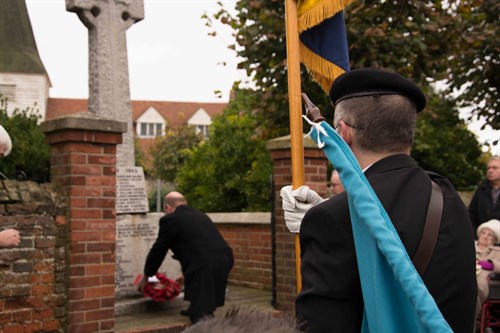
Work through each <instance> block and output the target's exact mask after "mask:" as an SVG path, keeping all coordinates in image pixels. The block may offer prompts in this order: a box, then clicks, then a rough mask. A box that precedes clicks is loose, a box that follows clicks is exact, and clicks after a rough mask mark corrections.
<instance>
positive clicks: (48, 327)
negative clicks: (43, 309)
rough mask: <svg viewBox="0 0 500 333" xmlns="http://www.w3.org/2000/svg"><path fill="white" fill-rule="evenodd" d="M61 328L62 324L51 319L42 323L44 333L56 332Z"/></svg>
mask: <svg viewBox="0 0 500 333" xmlns="http://www.w3.org/2000/svg"><path fill="white" fill-rule="evenodd" d="M60 327H61V323H60V322H59V321H58V320H55V319H50V320H47V321H44V322H42V329H43V331H44V332H54V331H56V330H57V329H59V328H60Z"/></svg>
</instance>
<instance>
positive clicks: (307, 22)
mask: <svg viewBox="0 0 500 333" xmlns="http://www.w3.org/2000/svg"><path fill="white" fill-rule="evenodd" d="M350 2H351V0H350V1H346V0H344V1H341V0H336V1H335V0H331V1H324V0H303V1H299V7H298V16H299V17H298V25H299V39H300V46H299V49H300V58H301V61H302V63H304V65H305V66H306V67H307V69H308V70H309V71H310V72H311V74H312V76H313V78H314V79H315V80H316V81H317V82H318V83H319V84H320V86H321V87H322V88H323V90H324V91H325V92H326V93H328V91H329V90H330V87H331V85H332V83H333V81H334V80H335V78H337V77H338V76H339V75H341V74H342V73H344V72H347V71H349V51H348V44H347V33H346V28H345V22H344V13H343V9H344V8H345V6H346V5H347V4H348V3H350Z"/></svg>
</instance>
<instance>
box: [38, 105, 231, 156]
mask: <svg viewBox="0 0 500 333" xmlns="http://www.w3.org/2000/svg"><path fill="white" fill-rule="evenodd" d="M131 105H132V121H133V128H134V130H135V133H134V135H135V137H136V138H138V139H139V145H140V146H141V149H142V151H143V152H146V153H147V152H148V151H149V149H150V148H151V146H152V145H153V143H154V141H155V138H156V137H158V136H162V135H164V134H165V133H166V132H167V130H168V129H176V128H178V127H180V126H182V125H188V126H193V127H194V128H195V130H196V132H197V133H201V134H203V136H204V137H207V136H208V133H209V126H210V124H211V123H212V118H213V117H214V116H215V115H218V114H222V113H223V111H224V108H225V107H226V106H227V103H196V102H168V101H134V100H132V101H131ZM87 111H88V101H87V100H86V99H70V98H49V99H48V102H47V110H46V116H45V119H46V120H50V119H54V118H58V117H62V116H65V115H71V114H75V113H80V112H87Z"/></svg>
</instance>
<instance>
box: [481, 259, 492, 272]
mask: <svg viewBox="0 0 500 333" xmlns="http://www.w3.org/2000/svg"><path fill="white" fill-rule="evenodd" d="M478 264H479V265H480V266H481V268H482V269H484V270H486V271H492V270H493V263H492V262H491V261H487V260H479V262H478Z"/></svg>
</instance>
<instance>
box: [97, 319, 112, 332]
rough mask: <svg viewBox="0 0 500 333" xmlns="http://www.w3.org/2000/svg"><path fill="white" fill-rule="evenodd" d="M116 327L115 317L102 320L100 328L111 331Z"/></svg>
mask: <svg viewBox="0 0 500 333" xmlns="http://www.w3.org/2000/svg"><path fill="white" fill-rule="evenodd" d="M114 327H115V320H114V318H113V319H110V320H103V321H101V322H100V329H99V331H100V332H102V331H106V330H109V331H110V332H113V331H114V330H113V328H114Z"/></svg>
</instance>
